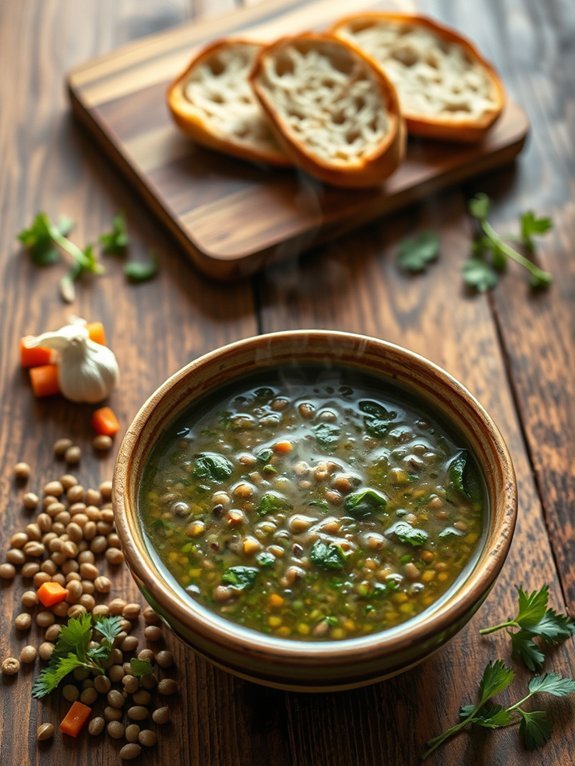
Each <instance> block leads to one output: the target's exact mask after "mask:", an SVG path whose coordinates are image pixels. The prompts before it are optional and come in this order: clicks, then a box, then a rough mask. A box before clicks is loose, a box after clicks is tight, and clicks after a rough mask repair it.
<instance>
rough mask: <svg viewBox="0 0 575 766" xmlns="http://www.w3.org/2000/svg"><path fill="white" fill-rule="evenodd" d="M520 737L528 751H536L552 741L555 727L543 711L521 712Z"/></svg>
mask: <svg viewBox="0 0 575 766" xmlns="http://www.w3.org/2000/svg"><path fill="white" fill-rule="evenodd" d="M519 714H520V715H521V721H520V723H519V736H520V737H521V740H522V741H523V744H524V745H525V748H526V749H527V750H535V749H536V748H538V747H541V746H542V745H544V744H545V743H546V742H548V741H549V740H550V739H551V733H552V729H553V725H552V723H551V720H550V719H549V717H548V715H547V713H545V711H543V710H532V711H531V712H528V711H527V710H519Z"/></svg>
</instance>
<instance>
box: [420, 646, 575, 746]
mask: <svg viewBox="0 0 575 766" xmlns="http://www.w3.org/2000/svg"><path fill="white" fill-rule="evenodd" d="M513 677H514V673H513V671H512V670H511V669H510V668H508V667H506V666H505V665H504V664H503V663H502V662H501V660H496V661H495V662H490V663H488V665H487V667H486V668H485V671H484V673H483V677H482V679H481V683H480V687H479V702H478V703H477V704H476V705H464V706H463V707H462V708H461V709H460V711H459V722H458V723H456V724H454V725H453V726H451V727H450V728H449V729H447V730H446V731H444V732H443V733H442V734H440V735H439V736H437V737H433V739H430V740H429V742H428V743H427V750H426V751H425V753H423V755H422V758H427V756H428V755H430V754H431V753H432V752H433V751H434V750H436V749H437V748H438V747H439V746H440V745H442V744H443V743H444V742H445V741H446V740H448V739H450V738H451V737H453V736H455V735H456V734H458V733H459V732H461V731H462V730H463V729H464V728H465V727H466V726H469V725H476V726H481V727H483V728H488V729H499V728H502V727H505V726H510V725H512V724H517V723H519V735H520V737H521V739H522V740H523V743H524V745H525V747H526V748H527V749H528V750H533V749H534V748H536V747H540V746H541V745H544V744H545V742H547V741H548V740H549V738H550V736H551V720H550V719H549V717H548V716H547V714H546V713H544V712H543V711H541V710H534V711H526V710H525V708H524V705H525V703H526V702H527V701H528V700H529V699H530V698H531V697H533V696H534V695H536V694H542V693H547V694H552V695H554V696H556V697H565V696H566V695H568V694H573V693H575V681H573V680H572V679H571V678H562V677H561V676H558V675H557V674H556V673H546V674H545V675H542V676H535V677H534V678H532V679H531V681H530V682H529V692H528V694H526V695H525V696H524V697H522V698H521V699H520V700H519V701H518V702H515V703H514V704H512V705H509V706H508V707H506V708H504V707H502V706H501V705H498V704H494V703H491V704H489V705H487V704H486V703H487V702H488V700H490V699H491V698H492V697H494V696H495V695H496V694H499V693H500V692H502V691H505V689H507V688H508V687H509V685H510V683H511V681H512V680H513Z"/></svg>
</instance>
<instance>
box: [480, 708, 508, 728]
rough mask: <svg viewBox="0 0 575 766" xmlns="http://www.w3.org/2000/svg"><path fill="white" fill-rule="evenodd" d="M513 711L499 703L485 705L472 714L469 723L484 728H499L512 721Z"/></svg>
mask: <svg viewBox="0 0 575 766" xmlns="http://www.w3.org/2000/svg"><path fill="white" fill-rule="evenodd" d="M513 721H514V718H513V713H512V712H511V711H510V710H507V709H506V708H504V707H502V706H501V705H486V706H485V707H484V708H482V710H481V712H480V713H477V715H475V716H473V719H472V721H471V723H474V724H477V726H482V727H483V728H484V729H499V728H501V727H502V726H509V724H511V723H513Z"/></svg>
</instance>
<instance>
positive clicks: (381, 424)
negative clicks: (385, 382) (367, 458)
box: [359, 399, 396, 439]
mask: <svg viewBox="0 0 575 766" xmlns="http://www.w3.org/2000/svg"><path fill="white" fill-rule="evenodd" d="M359 409H360V410H361V412H364V413H365V414H366V417H365V418H364V419H363V423H364V426H365V430H366V431H367V433H368V434H369V435H370V436H373V437H375V438H376V439H382V438H383V437H384V436H385V435H386V434H387V432H388V430H389V424H390V422H391V421H392V420H393V419H394V418H395V417H396V413H395V412H392V411H390V410H388V409H387V408H386V407H384V406H383V405H382V404H380V403H379V402H374V401H371V400H369V399H364V400H363V401H361V402H360V403H359Z"/></svg>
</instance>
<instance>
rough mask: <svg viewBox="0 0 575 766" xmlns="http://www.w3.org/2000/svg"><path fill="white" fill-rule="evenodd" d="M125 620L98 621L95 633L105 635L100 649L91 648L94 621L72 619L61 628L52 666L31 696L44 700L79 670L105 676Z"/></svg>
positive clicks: (116, 617) (97, 647)
mask: <svg viewBox="0 0 575 766" xmlns="http://www.w3.org/2000/svg"><path fill="white" fill-rule="evenodd" d="M121 621H122V618H121V617H119V616H113V617H103V618H101V619H99V620H97V621H96V623H95V625H94V630H97V631H98V632H99V633H101V634H102V636H103V638H102V641H101V642H100V644H99V645H98V646H90V642H91V641H92V617H91V615H89V614H83V615H81V616H80V617H72V618H70V619H69V620H68V622H67V623H66V624H65V625H63V626H62V629H61V630H60V634H59V636H58V640H57V641H56V646H55V647H54V651H53V653H52V656H51V658H50V663H49V664H48V666H47V667H45V668H44V669H43V670H42V672H41V673H40V675H39V676H38V678H37V679H36V681H35V683H34V686H33V689H32V694H33V696H34V697H37V698H41V697H45V696H46V695H47V694H49V693H50V692H51V691H53V690H54V689H56V687H57V686H58V685H59V684H60V682H61V681H63V680H64V678H65V677H66V676H67V675H68V674H69V673H71V672H72V671H73V670H75V669H76V668H87V669H88V670H92V671H96V672H98V673H102V672H103V664H104V663H105V662H106V660H107V659H108V658H109V656H110V652H111V651H112V647H113V643H114V639H115V638H116V636H117V635H118V633H119V632H120V629H121Z"/></svg>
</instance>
